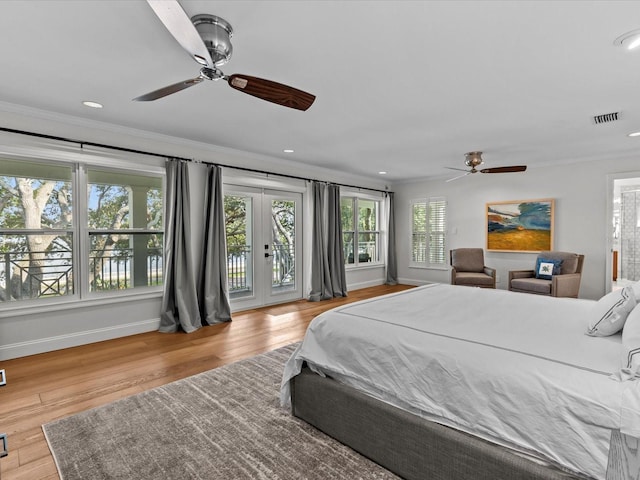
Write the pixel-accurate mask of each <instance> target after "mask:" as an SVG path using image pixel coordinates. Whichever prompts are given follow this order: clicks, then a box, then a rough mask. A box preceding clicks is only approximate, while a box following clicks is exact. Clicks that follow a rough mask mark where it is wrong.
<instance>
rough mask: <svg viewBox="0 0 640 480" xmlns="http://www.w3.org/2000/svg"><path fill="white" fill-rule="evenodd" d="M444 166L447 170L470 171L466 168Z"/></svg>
mask: <svg viewBox="0 0 640 480" xmlns="http://www.w3.org/2000/svg"><path fill="white" fill-rule="evenodd" d="M444 168H448V169H449V170H458V171H459V172H468V173H471V171H470V170H468V169H466V168H456V167H444Z"/></svg>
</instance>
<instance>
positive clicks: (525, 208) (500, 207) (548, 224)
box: [487, 198, 554, 252]
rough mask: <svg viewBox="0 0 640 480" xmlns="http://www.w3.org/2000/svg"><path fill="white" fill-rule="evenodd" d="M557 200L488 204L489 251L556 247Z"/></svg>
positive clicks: (543, 249)
mask: <svg viewBox="0 0 640 480" xmlns="http://www.w3.org/2000/svg"><path fill="white" fill-rule="evenodd" d="M553 203H554V202H553V199H551V198H546V199H540V200H520V201H509V202H494V203H487V250H492V251H494V252H541V251H545V250H553V206H554V205H553Z"/></svg>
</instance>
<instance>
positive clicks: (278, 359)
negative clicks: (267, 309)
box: [42, 345, 398, 480]
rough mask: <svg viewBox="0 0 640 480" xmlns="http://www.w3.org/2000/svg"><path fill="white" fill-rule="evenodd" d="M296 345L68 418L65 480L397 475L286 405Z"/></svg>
mask: <svg viewBox="0 0 640 480" xmlns="http://www.w3.org/2000/svg"><path fill="white" fill-rule="evenodd" d="M293 348H294V345H289V346H287V347H283V348H280V349H278V350H274V351H272V352H268V353H265V354H262V355H258V356H256V357H252V358H248V359H246V360H241V361H239V362H236V363H233V364H230V365H227V366H223V367H219V368H216V369H214V370H210V371H208V372H204V373H201V374H198V375H195V376H193V377H189V378H185V379H182V380H179V381H177V382H173V383H170V384H168V385H164V386H162V387H158V388H155V389H153V390H149V391H146V392H143V393H140V394H137V395H134V396H131V397H128V398H124V399H122V400H118V401H116V402H114V403H111V404H108V405H105V406H102V407H98V408H95V409H92V410H88V411H85V412H82V413H79V414H76V415H73V416H71V417H67V418H63V419H61V420H57V421H54V422H51V423H48V424H46V425H43V427H42V428H43V430H44V433H45V436H46V438H47V441H48V442H49V448H50V449H51V452H52V453H53V457H54V459H55V461H56V464H57V465H58V471H59V473H60V476H61V478H62V479H63V480H75V479H77V480H99V479H100V480H102V479H127V480H132V479H135V480H160V479H162V480H164V479H176V480H178V479H180V480H183V479H207V480H210V479H224V480H232V479H265V480H275V479H282V480H292V479H310V480H311V479H318V480H319V479H332V480H333V479H338V480H340V479H344V480H347V479H348V480H353V479H367V480H369V479H380V480H391V479H396V480H397V478H398V477H396V476H395V475H393V474H391V473H389V472H388V471H387V470H385V469H383V468H382V467H380V466H378V465H376V464H375V463H373V462H371V461H370V460H368V459H366V458H364V457H362V456H361V455H359V454H357V453H356V452H354V451H353V450H351V449H349V448H348V447H345V446H344V445H342V444H340V443H338V442H336V441H335V440H333V439H331V438H330V437H328V436H326V435H324V434H323V433H321V432H319V431H317V430H315V429H314V428H313V427H310V426H309V425H307V424H306V423H304V422H302V421H301V420H298V419H297V418H294V417H292V416H291V415H290V413H289V411H288V410H285V409H282V408H281V407H280V406H279V402H278V394H279V389H280V381H281V376H282V370H283V366H284V363H285V361H286V360H287V359H288V358H289V356H290V355H291V353H292V352H293Z"/></svg>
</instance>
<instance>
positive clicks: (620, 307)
mask: <svg viewBox="0 0 640 480" xmlns="http://www.w3.org/2000/svg"><path fill="white" fill-rule="evenodd" d="M635 306H636V296H635V294H634V293H633V288H632V287H631V286H628V287H624V288H622V289H619V290H614V291H613V292H610V293H608V294H606V295H605V296H604V297H602V298H601V299H600V300H598V301H597V302H596V304H595V305H594V306H593V308H592V309H591V312H590V313H589V329H588V330H587V333H588V334H589V335H593V336H595V337H607V336H609V335H613V334H614V333H618V332H619V331H620V330H622V328H623V327H624V323H625V321H626V320H627V316H628V315H629V312H631V310H633V307H635Z"/></svg>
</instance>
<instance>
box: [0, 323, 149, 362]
mask: <svg viewBox="0 0 640 480" xmlns="http://www.w3.org/2000/svg"><path fill="white" fill-rule="evenodd" d="M159 326H160V319H159V318H152V319H149V320H142V321H140V322H134V323H127V324H124V325H117V326H114V327H107V328H99V329H96V330H87V331H84V332H76V333H70V334H66V335H56V336H55V337H48V338H39V339H37V340H30V341H28V342H20V343H12V344H9V345H2V346H0V361H2V360H10V359H12V358H19V357H26V356H28V355H35V354H38V353H44V352H51V351H54V350H61V349H63V348H69V347H77V346H79V345H86V344H88V343H95V342H102V341H104V340H112V339H114V338H120V337H126V336H129V335H136V334H138V333H145V332H153V331H155V330H158V327H159Z"/></svg>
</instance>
